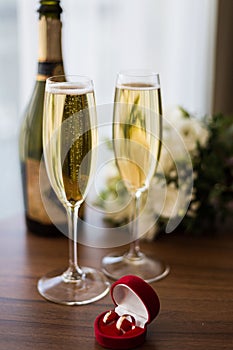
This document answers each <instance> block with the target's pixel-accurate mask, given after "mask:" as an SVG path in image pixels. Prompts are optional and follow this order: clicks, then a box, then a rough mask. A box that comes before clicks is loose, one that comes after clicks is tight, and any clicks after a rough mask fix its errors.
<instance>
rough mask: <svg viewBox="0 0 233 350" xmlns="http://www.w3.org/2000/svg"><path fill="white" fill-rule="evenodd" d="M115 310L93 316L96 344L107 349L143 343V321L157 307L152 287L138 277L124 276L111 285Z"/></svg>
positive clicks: (155, 313)
mask: <svg viewBox="0 0 233 350" xmlns="http://www.w3.org/2000/svg"><path fill="white" fill-rule="evenodd" d="M111 297H112V300H113V302H114V304H115V309H112V310H106V311H104V312H103V313H101V314H100V315H99V316H97V318H96V320H95V324H94V330H95V337H96V340H97V341H98V343H99V344H100V345H101V346H103V347H105V348H109V349H131V348H134V347H138V346H139V345H141V344H143V342H144V341H145V338H146V332H147V324H149V323H150V322H151V321H153V320H154V318H155V317H156V316H157V315H158V312H159V309H160V302H159V298H158V296H157V294H156V292H155V291H154V289H153V288H152V287H151V286H150V285H149V284H148V283H146V282H145V281H144V280H142V279H141V278H139V277H137V276H134V275H127V276H124V277H122V278H120V279H119V280H118V281H116V282H115V283H114V284H113V285H112V287H111Z"/></svg>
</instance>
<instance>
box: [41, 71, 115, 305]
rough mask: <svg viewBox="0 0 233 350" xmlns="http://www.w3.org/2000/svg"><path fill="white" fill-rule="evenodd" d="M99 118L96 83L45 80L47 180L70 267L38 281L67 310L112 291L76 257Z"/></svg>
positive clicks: (70, 78) (73, 79)
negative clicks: (61, 220)
mask: <svg viewBox="0 0 233 350" xmlns="http://www.w3.org/2000/svg"><path fill="white" fill-rule="evenodd" d="M96 146H97V116H96V109H95V97H94V88H93V82H92V81H91V80H90V79H89V78H88V77H84V76H55V77H51V78H49V79H47V81H46V88H45V102H44V117H43V147H44V160H45V165H46V170H47V174H48V178H49V181H50V183H51V185H52V187H53V190H54V192H55V193H56V195H57V197H58V199H59V200H60V202H61V203H62V204H63V205H64V207H65V209H66V212H67V219H68V237H69V264H68V268H64V269H62V270H58V271H53V272H51V273H48V274H47V275H45V276H44V277H42V278H41V279H40V280H39V282H38V290H39V292H40V294H41V295H42V296H44V297H45V298H46V299H48V300H50V301H53V302H56V303H60V304H67V305H82V304H87V303H91V302H94V301H96V300H98V299H100V298H102V297H103V296H104V295H106V294H107V292H108V291H109V283H108V282H107V280H106V278H105V276H104V274H103V273H102V272H100V271H98V270H96V269H94V268H90V267H81V266H79V263H78V254H77V220H78V211H79V208H80V205H81V203H82V202H83V200H84V199H85V197H86V195H87V193H88V189H89V187H90V183H91V180H92V179H93V171H94V167H95V159H96V151H95V150H96Z"/></svg>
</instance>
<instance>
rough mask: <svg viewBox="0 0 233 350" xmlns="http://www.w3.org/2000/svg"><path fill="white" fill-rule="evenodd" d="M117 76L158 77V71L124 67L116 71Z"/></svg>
mask: <svg viewBox="0 0 233 350" xmlns="http://www.w3.org/2000/svg"><path fill="white" fill-rule="evenodd" d="M117 75H118V76H125V77H126V76H128V77H135V78H136V77H139V78H146V77H152V76H154V77H157V78H159V73H156V72H155V71H153V70H149V69H124V70H121V71H119V72H118V73H117Z"/></svg>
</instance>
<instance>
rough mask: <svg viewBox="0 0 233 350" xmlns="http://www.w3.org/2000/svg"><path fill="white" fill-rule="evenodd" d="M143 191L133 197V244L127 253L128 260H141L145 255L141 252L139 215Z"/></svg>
mask: <svg viewBox="0 0 233 350" xmlns="http://www.w3.org/2000/svg"><path fill="white" fill-rule="evenodd" d="M141 195H142V192H141V191H137V192H136V193H135V195H134V196H133V201H134V206H133V215H132V219H131V233H132V238H133V242H132V243H131V244H130V248H129V252H128V253H127V258H128V259H131V260H138V259H141V258H142V256H143V254H142V253H141V252H140V245H139V237H138V234H139V214H140V207H141Z"/></svg>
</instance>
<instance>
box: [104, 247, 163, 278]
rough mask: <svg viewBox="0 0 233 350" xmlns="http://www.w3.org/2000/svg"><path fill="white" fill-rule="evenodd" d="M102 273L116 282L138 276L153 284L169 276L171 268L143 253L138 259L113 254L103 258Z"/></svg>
mask: <svg viewBox="0 0 233 350" xmlns="http://www.w3.org/2000/svg"><path fill="white" fill-rule="evenodd" d="M102 271H103V272H104V273H105V275H107V276H108V277H110V278H112V279H114V280H118V279H119V278H121V277H122V276H125V275H136V276H138V277H141V278H142V279H144V280H145V281H146V282H148V283H151V282H155V281H158V280H160V279H162V278H164V277H165V276H167V275H168V273H169V271H170V268H169V266H168V265H166V264H165V263H163V262H162V261H160V260H156V259H152V258H149V257H147V256H146V255H144V254H142V253H141V254H140V257H138V258H131V257H128V255H127V254H123V255H121V256H119V254H117V253H116V254H114V253H113V254H110V255H107V256H105V257H104V258H103V260H102Z"/></svg>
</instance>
